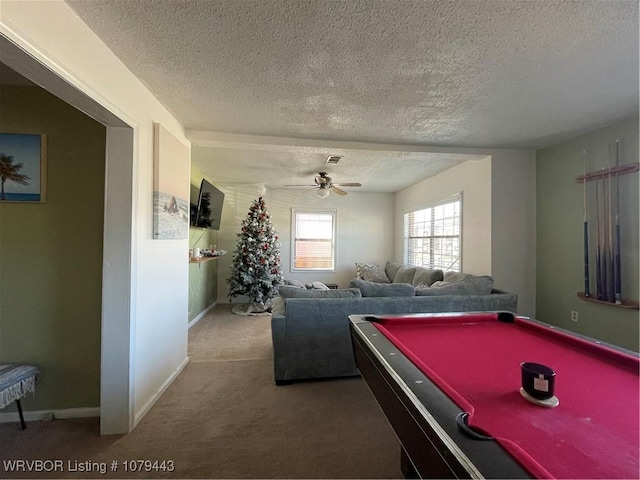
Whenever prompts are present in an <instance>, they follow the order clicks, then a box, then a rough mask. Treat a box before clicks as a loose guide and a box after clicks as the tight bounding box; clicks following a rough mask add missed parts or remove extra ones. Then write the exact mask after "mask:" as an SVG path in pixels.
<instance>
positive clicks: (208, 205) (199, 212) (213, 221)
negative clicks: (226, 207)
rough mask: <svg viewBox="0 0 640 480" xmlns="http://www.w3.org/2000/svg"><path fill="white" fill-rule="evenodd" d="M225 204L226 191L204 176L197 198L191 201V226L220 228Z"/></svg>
mask: <svg viewBox="0 0 640 480" xmlns="http://www.w3.org/2000/svg"><path fill="white" fill-rule="evenodd" d="M193 190H196V189H195V188H193ZM192 198H193V197H192ZM194 200H195V202H194ZM223 204H224V193H222V192H221V191H220V190H218V189H217V188H216V187H214V186H213V185H211V184H210V183H209V182H207V181H206V180H205V179H204V178H203V179H202V183H201V184H200V190H199V191H198V193H197V200H196V199H195V198H193V200H192V201H191V226H192V227H200V228H210V229H212V230H220V220H221V218H222V205H223Z"/></svg>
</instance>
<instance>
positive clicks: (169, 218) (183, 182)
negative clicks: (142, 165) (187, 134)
mask: <svg viewBox="0 0 640 480" xmlns="http://www.w3.org/2000/svg"><path fill="white" fill-rule="evenodd" d="M153 127H154V128H153V136H154V141H153V238H156V239H161V240H170V239H183V238H188V237H189V214H190V212H189V209H190V205H189V188H190V187H189V149H188V148H187V147H186V146H185V145H184V144H183V143H181V142H180V141H179V140H178V139H177V138H175V137H174V136H173V135H171V134H170V133H169V132H168V131H167V130H166V129H165V128H164V127H163V126H162V125H160V124H158V123H155V124H154V125H153Z"/></svg>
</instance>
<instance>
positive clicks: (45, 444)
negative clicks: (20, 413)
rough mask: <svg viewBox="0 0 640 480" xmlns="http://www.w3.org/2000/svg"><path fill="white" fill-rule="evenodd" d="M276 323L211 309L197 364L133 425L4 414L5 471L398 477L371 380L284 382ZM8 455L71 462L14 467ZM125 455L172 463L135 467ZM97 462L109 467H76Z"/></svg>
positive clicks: (0, 427)
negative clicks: (105, 428)
mask: <svg viewBox="0 0 640 480" xmlns="http://www.w3.org/2000/svg"><path fill="white" fill-rule="evenodd" d="M270 321H271V318H270V317H269V316H266V317H264V316H263V317H260V316H258V317H251V316H249V317H247V316H239V315H233V314H231V313H230V306H229V305H219V306H217V307H216V308H215V309H213V311H212V312H211V313H210V314H209V315H207V317H205V318H203V319H202V320H200V322H198V323H197V324H196V325H195V326H194V327H193V328H191V330H190V332H189V356H190V358H191V362H190V363H189V365H188V366H187V367H186V368H185V370H184V371H183V373H182V374H181V375H180V376H179V377H178V378H177V379H176V381H175V382H174V383H173V384H172V385H171V386H170V387H169V389H168V390H167V391H166V393H165V394H164V395H163V396H162V398H160V400H159V401H158V402H157V403H156V405H155V406H154V407H153V408H152V409H151V411H150V412H149V413H148V414H147V415H146V416H145V417H144V418H143V419H142V421H141V422H140V423H139V425H138V426H137V427H136V428H135V429H134V430H133V431H132V432H131V433H129V434H127V435H118V436H108V437H101V436H100V435H99V434H98V432H99V426H98V419H74V420H53V421H43V422H30V423H29V424H28V428H27V430H25V431H21V430H20V428H19V424H0V478H104V477H111V478H398V477H400V476H401V473H400V461H399V457H400V446H399V443H398V441H397V439H396V437H395V435H394V433H393V431H392V430H391V427H390V426H389V424H388V423H387V421H386V419H385V418H384V416H383V414H382V412H381V411H380V409H379V408H378V406H377V404H376V403H375V400H374V399H373V397H372V396H371V394H370V393H369V391H368V389H367V387H366V384H365V383H364V381H363V380H362V379H360V378H349V379H340V380H326V381H313V382H297V383H293V384H291V385H287V386H281V387H277V386H275V385H274V383H273V370H272V350H271V331H270ZM7 460H61V461H62V465H63V470H64V471H62V472H55V471H49V472H41V473H19V472H15V471H14V472H8V471H7V470H6V468H5V467H6V465H5V462H6V461H7ZM125 460H151V461H155V460H159V461H163V460H164V461H172V462H173V466H174V470H173V471H171V472H169V471H164V472H162V471H157V472H156V471H148V472H135V473H132V472H125V471H124V470H123V461H125ZM87 461H91V462H96V463H101V462H106V464H107V465H108V467H109V468H108V470H109V471H108V472H107V473H106V474H102V473H100V472H99V471H93V472H82V471H77V472H70V471H69V467H70V466H71V468H72V469H73V468H74V466H75V464H76V462H77V463H78V464H85V462H87ZM113 461H117V462H118V471H116V472H113V471H111V468H110V466H111V463H112V462H113ZM165 465H166V464H165Z"/></svg>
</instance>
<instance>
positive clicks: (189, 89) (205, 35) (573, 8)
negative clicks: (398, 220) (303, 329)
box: [67, 0, 638, 181]
mask: <svg viewBox="0 0 640 480" xmlns="http://www.w3.org/2000/svg"><path fill="white" fill-rule="evenodd" d="M67 3H68V4H69V5H70V6H71V8H73V9H74V11H76V13H77V14H78V15H79V16H80V17H81V18H82V19H83V20H84V21H85V22H86V23H87V24H88V26H89V27H90V28H91V29H92V30H94V31H95V32H96V34H97V35H98V36H100V37H101V38H102V39H103V41H104V42H105V43H106V44H107V45H108V46H109V48H111V49H112V51H113V52H114V53H115V54H116V55H117V56H118V57H119V58H120V59H121V60H122V61H123V62H124V63H125V64H126V65H127V66H128V68H129V69H130V70H131V71H132V72H133V73H134V74H135V75H137V76H138V77H139V78H140V79H141V81H142V82H144V83H145V84H146V85H147V86H148V88H149V89H150V90H151V91H152V92H153V93H154V94H155V95H156V96H157V97H158V98H159V99H160V100H161V101H162V102H163V103H164V104H165V105H166V106H167V107H168V108H169V110H171V111H172V112H173V113H174V115H175V116H176V117H177V118H178V119H179V120H180V121H181V122H182V123H183V125H185V127H186V128H187V129H189V130H196V131H210V132H226V133H234V134H251V135H268V136H278V137H289V138H297V139H316V140H327V141H359V142H376V143H388V144H400V145H439V146H449V147H490V148H539V147H542V146H547V145H552V144H554V143H558V142H560V141H563V140H565V139H567V138H571V137H575V136H577V135H579V134H582V133H586V132H587V131H590V130H593V129H595V128H599V127H601V126H603V125H606V124H608V123H611V122H613V121H616V120H619V119H623V118H628V117H630V116H632V115H634V114H637V110H638V2H637V1H627V0H617V1H580V2H573V1H557V0H536V1H517V2H515V1H510V0H505V1H502V0H496V1H485V0H480V1H428V0H417V1H409V0H402V1H392V0H384V1H375V0H373V1H369V0H367V1H364V0H350V1H342V2H338V1H326V0H305V1H291V0H270V1H255V2H254V1H237V0H219V1H218V0H212V1H173V0H153V1H151V0H92V1H90V2H87V1H84V0H67ZM328 153H333V152H328ZM340 180H342V181H358V179H337V181H340Z"/></svg>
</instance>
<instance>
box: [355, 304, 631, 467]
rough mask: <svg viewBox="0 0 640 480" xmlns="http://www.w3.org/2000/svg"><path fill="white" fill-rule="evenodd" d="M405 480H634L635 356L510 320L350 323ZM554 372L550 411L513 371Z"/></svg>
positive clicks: (430, 317)
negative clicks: (397, 446) (530, 367)
mask: <svg viewBox="0 0 640 480" xmlns="http://www.w3.org/2000/svg"><path fill="white" fill-rule="evenodd" d="M349 319H350V328H351V337H352V341H353V346H354V355H355V360H356V365H357V367H358V369H359V370H360V372H361V374H362V376H363V378H364V379H365V381H366V382H367V385H368V386H369V388H370V390H371V392H372V393H373V395H374V397H375V398H376V400H377V402H378V403H379V405H380V407H381V408H382V410H383V412H384V413H385V415H386V416H387V418H388V420H389V422H390V424H391V426H392V427H393V429H394V431H395V432H396V434H397V436H398V439H399V440H400V443H401V446H402V449H401V468H402V471H403V473H404V475H405V476H406V477H408V478H411V477H420V478H638V477H639V475H640V470H639V469H640V466H639V460H640V447H639V441H638V438H639V429H640V427H639V418H638V411H639V409H640V404H639V383H638V378H639V377H638V373H639V366H640V359H639V356H638V354H637V353H635V352H631V351H628V350H624V349H620V348H617V347H614V346H612V345H607V344H604V343H603V342H599V341H596V340H594V339H590V338H588V337H584V336H580V335H577V334H574V333H571V332H568V331H565V330H562V329H559V328H557V327H553V326H551V325H547V324H544V323H542V322H538V321H535V320H532V319H529V318H526V317H520V316H516V315H513V314H510V313H508V312H471V313H467V312H465V313H440V314H412V315H380V314H377V315H351V316H350V317H349ZM525 361H526V362H537V363H543V364H545V365H548V366H549V367H551V368H553V369H554V370H555V371H556V372H557V377H556V381H555V392H554V393H555V395H554V399H556V400H557V401H558V405H557V406H555V407H550V406H541V405H539V404H535V403H533V402H532V401H529V400H527V399H525V396H523V395H522V394H521V392H520V385H521V377H520V363H522V362H525Z"/></svg>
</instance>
